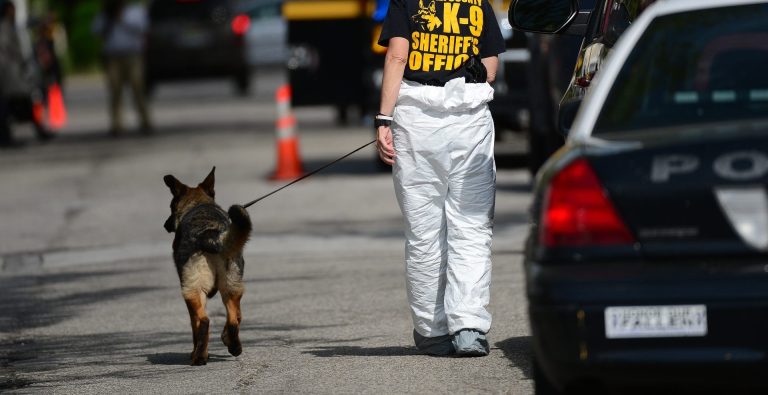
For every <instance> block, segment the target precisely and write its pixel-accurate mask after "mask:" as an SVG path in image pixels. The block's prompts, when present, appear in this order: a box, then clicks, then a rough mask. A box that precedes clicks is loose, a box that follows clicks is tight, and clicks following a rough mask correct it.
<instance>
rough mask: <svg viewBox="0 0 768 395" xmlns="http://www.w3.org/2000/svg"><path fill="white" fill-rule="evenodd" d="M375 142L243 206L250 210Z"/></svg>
mask: <svg viewBox="0 0 768 395" xmlns="http://www.w3.org/2000/svg"><path fill="white" fill-rule="evenodd" d="M375 142H376V140H373V141H371V142H370V143H366V144H365V145H363V146H362V147H360V148H358V149H356V150H354V151H352V152H350V153H348V154H346V155H344V156H342V157H341V158H339V159H336V160H335V161H333V162H331V163H329V164H327V165H325V166H323V167H321V168H319V169H317V170H313V171H312V172H310V173H307V174H305V175H303V176H301V177H299V178H297V179H295V180H293V181H291V182H290V183H288V184H286V185H283V186H282V187H280V188H278V189H276V190H274V191H272V192H270V193H268V194H266V195H264V196H262V197H260V198H258V199H256V200H253V201H250V202H248V203H246V204H244V205H243V207H244V208H248V207H251V206H253V205H254V204H256V203H258V202H260V201H262V200H264V199H266V198H268V197H270V196H272V195H274V194H276V193H278V192H280V191H282V190H283V189H285V188H288V187H289V186H291V185H293V184H295V183H297V182H299V181H301V180H303V179H305V178H309V177H311V176H313V175H315V174H317V173H319V172H321V171H323V170H325V169H327V168H329V167H331V166H333V165H335V164H336V163H339V162H341V161H342V160H344V159H346V158H348V157H349V156H352V155H353V154H354V153H356V152H357V151H360V150H361V149H363V148H365V147H367V146H369V145H371V144H373V143H375Z"/></svg>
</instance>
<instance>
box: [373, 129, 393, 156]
mask: <svg viewBox="0 0 768 395" xmlns="http://www.w3.org/2000/svg"><path fill="white" fill-rule="evenodd" d="M376 150H377V151H378V152H379V158H381V161H382V162H384V163H386V164H388V165H390V166H392V165H393V164H394V163H395V146H394V144H393V143H392V128H390V127H389V126H379V128H378V129H377V130H376Z"/></svg>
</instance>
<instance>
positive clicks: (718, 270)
mask: <svg viewBox="0 0 768 395" xmlns="http://www.w3.org/2000/svg"><path fill="white" fill-rule="evenodd" d="M765 264H766V262H751V263H747V264H728V263H726V264H723V265H711V264H700V263H684V264H668V265H641V264H637V265H633V266H630V267H628V266H626V265H613V266H612V265H605V264H603V265H573V266H569V267H567V268H565V269H564V267H563V265H560V266H558V267H557V268H556V269H555V268H553V267H543V266H541V265H535V264H529V265H527V267H526V269H527V274H528V276H527V277H528V291H529V292H528V293H529V314H530V322H531V331H532V334H533V339H534V340H533V342H534V344H533V348H534V353H535V358H536V361H537V363H538V364H539V366H540V367H541V369H542V371H543V372H544V374H545V375H546V376H547V378H548V379H549V380H550V381H551V382H552V383H553V384H554V385H555V386H557V387H564V386H566V385H568V386H570V385H577V386H578V385H579V384H585V383H586V384H587V385H607V386H609V387H616V386H619V387H621V386H627V385H628V386H631V387H635V386H643V385H654V386H655V385H659V384H662V383H665V384H667V385H675V384H677V385H681V386H686V387H688V386H692V385H693V386H703V387H706V388H711V387H712V386H723V387H726V388H729V389H730V388H734V386H743V387H745V388H753V387H754V386H756V385H762V386H766V385H768V380H765V379H764V377H763V376H762V373H761V372H762V371H764V370H765V368H766V367H768V355H767V354H768V336H766V334H768V273H766V270H765ZM691 304H698V305H706V309H707V334H706V335H705V336H701V337H664V338H662V337H654V338H630V339H608V338H606V329H605V309H606V308H607V307H617V306H670V305H691Z"/></svg>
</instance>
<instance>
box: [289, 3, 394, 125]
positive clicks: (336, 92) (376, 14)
mask: <svg viewBox="0 0 768 395" xmlns="http://www.w3.org/2000/svg"><path fill="white" fill-rule="evenodd" d="M388 5H389V2H388V1H386V0H378V1H376V2H373V1H360V0H286V1H285V5H284V7H283V16H284V17H285V19H286V20H287V22H288V46H289V50H290V56H289V59H288V64H287V65H288V80H289V82H290V84H291V86H292V88H293V105H295V106H313V105H332V106H334V107H335V108H336V112H337V120H338V123H340V124H346V123H347V122H348V121H349V118H350V115H349V112H350V110H352V111H353V112H354V115H352V116H353V117H358V119H363V118H365V116H366V115H371V116H372V114H375V113H376V112H377V111H378V104H379V103H378V102H379V96H378V92H379V85H380V84H381V76H382V70H383V66H384V55H385V53H386V48H384V47H382V46H379V45H378V43H377V41H378V37H379V33H380V32H381V22H382V21H383V20H384V17H385V16H386V13H387V8H388ZM340 40H343V42H344V44H343V45H340Z"/></svg>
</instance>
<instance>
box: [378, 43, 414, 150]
mask: <svg viewBox="0 0 768 395" xmlns="http://www.w3.org/2000/svg"><path fill="white" fill-rule="evenodd" d="M407 61H408V40H407V39H405V38H403V37H393V38H392V39H390V40H389V47H388V48H387V56H386V58H385V59H384V77H383V78H382V82H381V105H380V107H379V112H380V113H382V114H384V115H389V116H392V114H393V113H394V110H395V103H396V102H397V96H398V95H399V94H400V83H401V82H402V81H403V73H404V72H405V65H406V62H407ZM376 140H377V142H376V148H377V149H378V151H379V157H380V158H381V160H382V161H383V162H384V163H386V164H388V165H392V164H394V163H395V148H394V144H393V140H392V129H391V128H390V127H389V126H380V127H379V128H378V129H377V130H376Z"/></svg>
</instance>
